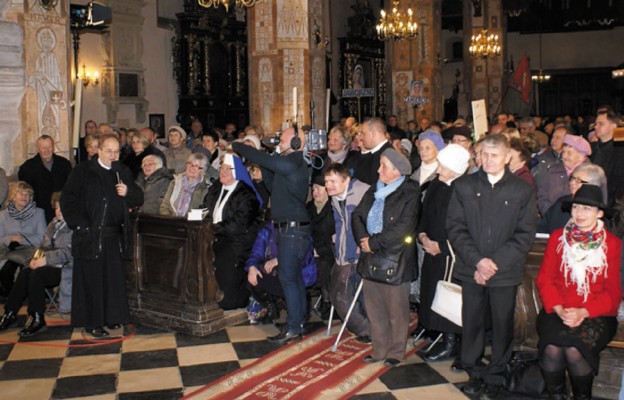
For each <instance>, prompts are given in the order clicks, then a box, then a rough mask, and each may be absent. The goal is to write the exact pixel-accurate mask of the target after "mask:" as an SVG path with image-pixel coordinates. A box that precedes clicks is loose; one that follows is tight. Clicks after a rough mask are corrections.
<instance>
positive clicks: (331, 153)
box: [327, 125, 351, 164]
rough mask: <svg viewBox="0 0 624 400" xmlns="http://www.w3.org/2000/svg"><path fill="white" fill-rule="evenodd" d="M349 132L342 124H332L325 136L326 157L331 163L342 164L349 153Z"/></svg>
mask: <svg viewBox="0 0 624 400" xmlns="http://www.w3.org/2000/svg"><path fill="white" fill-rule="evenodd" d="M350 146H351V133H350V132H349V130H348V129H346V128H343V127H342V126H339V125H337V126H334V127H333V128H331V130H330V131H329V135H328V137H327V157H328V158H329V159H330V160H331V163H338V164H342V163H343V162H344V161H345V160H346V159H347V156H348V154H349V148H350Z"/></svg>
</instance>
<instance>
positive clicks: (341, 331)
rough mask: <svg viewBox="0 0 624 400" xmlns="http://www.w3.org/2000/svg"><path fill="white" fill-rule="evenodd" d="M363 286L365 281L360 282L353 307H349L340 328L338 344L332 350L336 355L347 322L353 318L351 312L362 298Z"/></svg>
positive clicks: (352, 303)
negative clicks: (359, 298)
mask: <svg viewBox="0 0 624 400" xmlns="http://www.w3.org/2000/svg"><path fill="white" fill-rule="evenodd" d="M362 285H364V280H363V279H362V280H361V281H360V284H359V285H358V288H357V290H356V291H355V296H353V301H351V305H350V306H349V311H347V315H345V318H344V322H343V323H342V327H341V328H340V332H338V337H337V338H336V342H335V343H334V345H333V346H332V348H331V350H332V351H333V352H334V353H335V352H336V351H337V350H338V342H340V338H341V337H342V334H343V333H344V330H345V329H346V328H347V322H348V321H349V317H351V312H352V311H353V308H355V303H356V302H357V300H358V297H360V292H361V291H362ZM332 308H333V307H332ZM330 321H331V320H330ZM330 326H331V325H330Z"/></svg>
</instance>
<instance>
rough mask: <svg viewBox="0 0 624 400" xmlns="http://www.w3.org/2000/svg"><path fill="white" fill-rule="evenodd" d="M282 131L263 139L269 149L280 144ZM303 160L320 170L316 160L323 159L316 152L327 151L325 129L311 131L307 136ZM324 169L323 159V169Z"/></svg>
mask: <svg viewBox="0 0 624 400" xmlns="http://www.w3.org/2000/svg"><path fill="white" fill-rule="evenodd" d="M281 136H282V131H278V132H275V135H274V136H273V137H265V138H263V139H262V143H264V145H265V146H268V147H275V146H277V145H278V144H279V142H280V137H281ZM302 150H303V158H304V160H306V162H307V163H308V164H309V165H311V166H312V167H314V168H319V167H317V166H316V165H314V161H313V160H314V158H315V157H318V158H319V159H321V158H320V157H319V156H318V154H316V152H318V151H322V150H327V131H326V130H324V129H311V130H310V131H309V132H308V133H306V134H305V144H304V145H303V149H302ZM320 168H322V159H321V167H320Z"/></svg>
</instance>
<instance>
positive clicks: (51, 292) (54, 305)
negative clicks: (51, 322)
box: [45, 286, 69, 321]
mask: <svg viewBox="0 0 624 400" xmlns="http://www.w3.org/2000/svg"><path fill="white" fill-rule="evenodd" d="M60 292H61V289H60V286H52V287H47V288H45V294H46V298H47V300H48V304H46V310H45V312H46V313H50V314H54V313H56V314H58V316H59V317H61V319H62V320H64V321H67V320H68V319H69V318H67V317H66V316H65V315H63V313H62V312H60V311H59V310H60V307H61V305H60V302H59V293H60Z"/></svg>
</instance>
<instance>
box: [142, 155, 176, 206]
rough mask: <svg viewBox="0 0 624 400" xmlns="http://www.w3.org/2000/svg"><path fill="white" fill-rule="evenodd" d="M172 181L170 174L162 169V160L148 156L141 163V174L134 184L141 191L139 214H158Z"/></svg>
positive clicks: (165, 169)
mask: <svg viewBox="0 0 624 400" xmlns="http://www.w3.org/2000/svg"><path fill="white" fill-rule="evenodd" d="M172 180H173V175H171V172H170V171H169V170H168V169H167V168H165V167H164V165H163V160H162V158H160V157H158V156H156V155H153V154H150V155H148V156H145V158H143V160H142V161H141V172H139V176H138V177H137V180H136V183H137V185H139V187H140V188H141V189H142V190H143V198H144V200H143V205H142V206H141V208H140V210H139V211H140V212H142V213H145V214H158V213H159V212H160V204H161V203H162V201H163V199H164V197H165V193H167V189H168V188H169V184H170V183H171V181H172Z"/></svg>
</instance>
